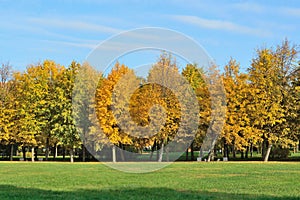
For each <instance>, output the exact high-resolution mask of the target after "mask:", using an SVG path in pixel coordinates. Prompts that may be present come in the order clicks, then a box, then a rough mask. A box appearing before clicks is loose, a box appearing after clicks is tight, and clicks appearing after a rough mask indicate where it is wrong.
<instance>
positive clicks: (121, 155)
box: [119, 143, 125, 161]
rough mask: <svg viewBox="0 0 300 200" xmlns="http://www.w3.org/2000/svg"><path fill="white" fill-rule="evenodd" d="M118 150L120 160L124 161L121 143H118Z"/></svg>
mask: <svg viewBox="0 0 300 200" xmlns="http://www.w3.org/2000/svg"><path fill="white" fill-rule="evenodd" d="M119 146H120V147H119V151H120V157H121V160H122V161H125V156H124V151H123V144H122V143H119Z"/></svg>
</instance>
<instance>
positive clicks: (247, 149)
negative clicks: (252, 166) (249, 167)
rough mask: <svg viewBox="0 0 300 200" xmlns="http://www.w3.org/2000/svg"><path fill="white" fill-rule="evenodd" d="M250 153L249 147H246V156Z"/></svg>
mask: <svg viewBox="0 0 300 200" xmlns="http://www.w3.org/2000/svg"><path fill="white" fill-rule="evenodd" d="M248 153H249V147H248V146H247V147H246V153H245V158H248Z"/></svg>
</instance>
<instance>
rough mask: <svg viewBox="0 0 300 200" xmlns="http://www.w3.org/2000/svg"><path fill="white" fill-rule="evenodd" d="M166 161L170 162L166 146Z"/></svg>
mask: <svg viewBox="0 0 300 200" xmlns="http://www.w3.org/2000/svg"><path fill="white" fill-rule="evenodd" d="M166 159H167V162H170V158H169V146H168V145H167V146H166Z"/></svg>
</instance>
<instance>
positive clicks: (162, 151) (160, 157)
mask: <svg viewBox="0 0 300 200" xmlns="http://www.w3.org/2000/svg"><path fill="white" fill-rule="evenodd" d="M163 153H164V142H162V143H161V147H160V150H159V157H158V160H157V161H158V162H162V160H163Z"/></svg>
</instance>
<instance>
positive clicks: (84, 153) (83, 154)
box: [82, 142, 86, 162]
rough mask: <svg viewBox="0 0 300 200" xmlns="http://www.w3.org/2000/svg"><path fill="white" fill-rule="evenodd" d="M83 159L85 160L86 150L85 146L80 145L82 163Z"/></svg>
mask: <svg viewBox="0 0 300 200" xmlns="http://www.w3.org/2000/svg"><path fill="white" fill-rule="evenodd" d="M83 143H85V142H83ZM85 158H86V149H85V145H84V144H82V162H85Z"/></svg>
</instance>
